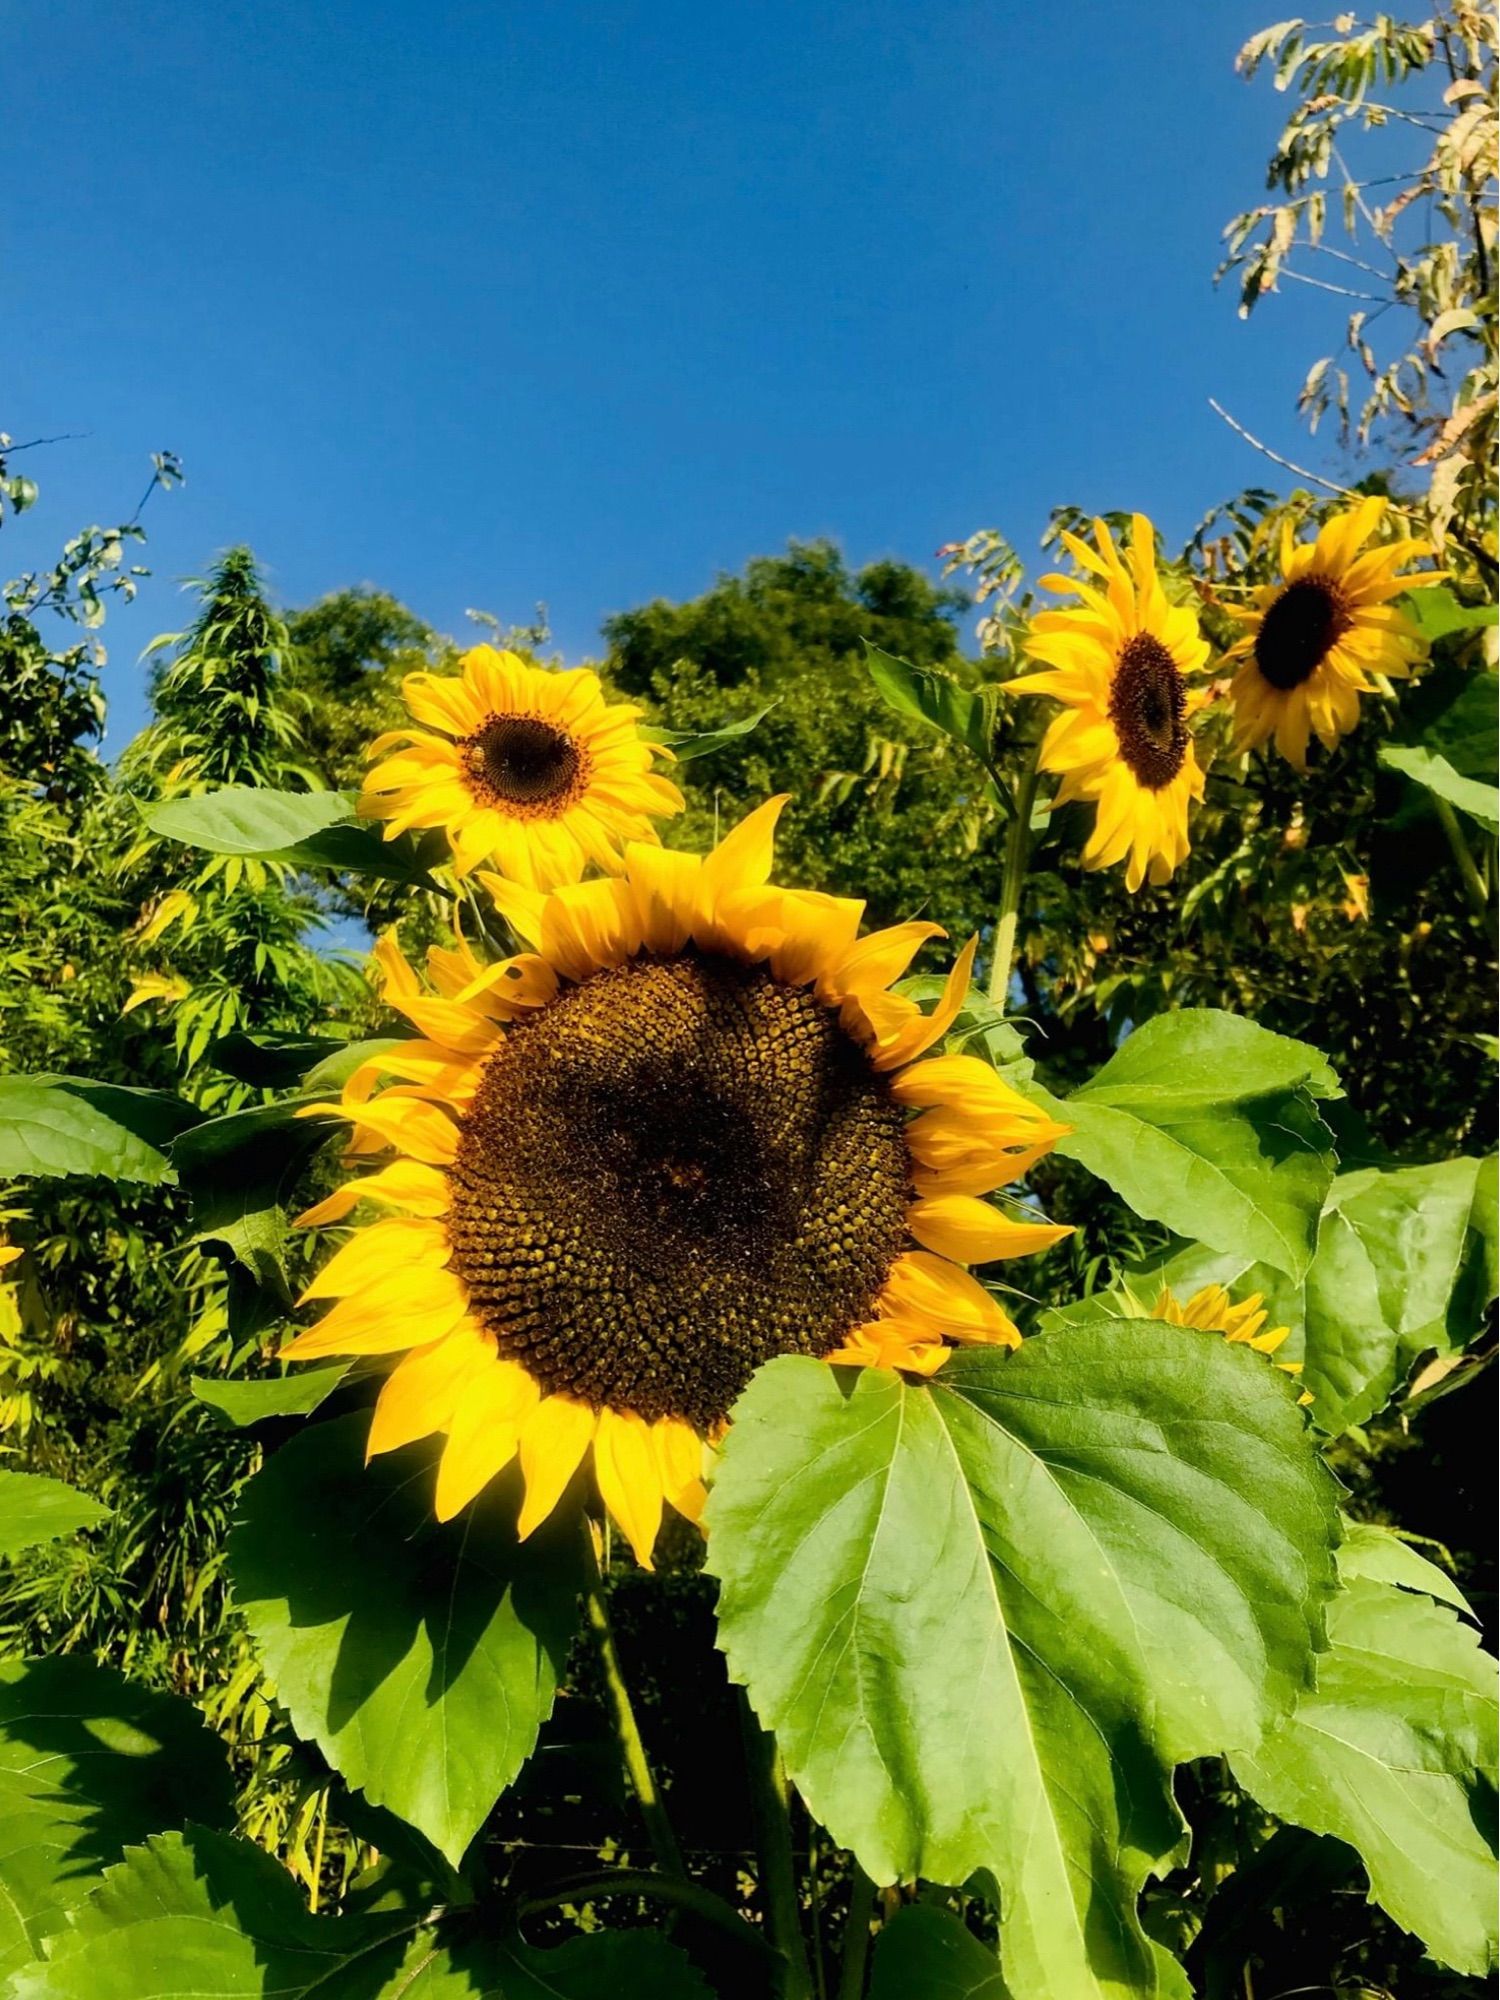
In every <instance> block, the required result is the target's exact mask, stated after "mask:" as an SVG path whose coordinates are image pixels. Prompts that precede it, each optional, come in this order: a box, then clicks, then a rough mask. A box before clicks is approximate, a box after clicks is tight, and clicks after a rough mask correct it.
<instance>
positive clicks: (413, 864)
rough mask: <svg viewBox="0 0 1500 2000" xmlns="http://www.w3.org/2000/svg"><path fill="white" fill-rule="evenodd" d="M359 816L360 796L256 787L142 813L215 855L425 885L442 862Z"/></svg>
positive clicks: (166, 802) (163, 803) (170, 802)
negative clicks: (434, 866)
mask: <svg viewBox="0 0 1500 2000" xmlns="http://www.w3.org/2000/svg"><path fill="white" fill-rule="evenodd" d="M355 812H356V802H355V795H354V794H353V793H352V792H274V791H269V790H263V789H261V788H260V787H258V786H255V785H226V786H225V787H224V788H223V790H221V791H217V792H199V793H196V794H194V796H192V797H191V798H185V799H159V800H156V801H155V802H153V803H151V804H143V805H142V806H141V808H140V813H141V817H142V819H144V820H145V822H146V824H147V826H149V827H150V829H151V831H152V832H153V833H155V834H159V835H161V836H162V837H163V838H164V839H168V840H180V841H181V842H182V843H183V845H184V846H185V847H196V848H200V849H202V850H203V851H204V852H205V853H207V854H235V855H239V856H241V857H243V858H245V859H248V860H257V861H285V862H289V863H290V864H292V865H293V866H294V867H299V868H341V869H349V870H352V871H353V872H355V873H357V874H361V875H374V876H377V877H381V878H383V879H386V880H389V881H395V882H421V881H425V880H426V878H427V870H428V868H429V867H431V866H432V864H433V861H434V860H435V859H436V860H440V859H441V858H442V856H441V855H433V854H431V853H429V851H428V849H427V848H425V847H423V846H422V845H421V844H420V843H418V842H415V841H413V840H411V839H409V838H406V837H403V838H402V839H400V840H393V841H388V840H386V839H385V838H384V837H383V835H382V832H381V829H380V828H379V826H375V825H371V824H368V823H366V822H361V821H359V820H357V819H356V817H355Z"/></svg>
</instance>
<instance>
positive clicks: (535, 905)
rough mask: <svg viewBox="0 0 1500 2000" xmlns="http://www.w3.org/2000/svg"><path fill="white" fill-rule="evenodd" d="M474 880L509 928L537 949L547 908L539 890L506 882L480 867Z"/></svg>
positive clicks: (540, 940) (500, 876)
mask: <svg viewBox="0 0 1500 2000" xmlns="http://www.w3.org/2000/svg"><path fill="white" fill-rule="evenodd" d="M477 879H478V880H479V881H480V882H481V883H482V884H483V885H484V888H485V889H486V890H487V892H488V894H489V898H490V901H491V902H492V903H493V904H494V905H495V908H496V909H497V910H498V911H499V912H500V914H501V916H502V917H504V919H505V921H506V922H507V923H508V924H509V925H510V927H511V929H512V930H513V931H514V932H515V933H516V936H517V937H519V938H524V939H525V941H526V942H527V944H529V945H533V946H536V947H538V948H540V946H541V942H542V912H543V910H544V909H545V908H546V907H547V898H546V896H545V895H544V894H543V893H542V891H541V890H539V889H527V888H523V887H522V885H521V884H520V883H519V882H508V881H507V880H506V879H505V877H504V876H503V875H494V874H491V873H490V872H489V871H488V870H487V869H483V868H481V869H480V871H479V874H478V877H477Z"/></svg>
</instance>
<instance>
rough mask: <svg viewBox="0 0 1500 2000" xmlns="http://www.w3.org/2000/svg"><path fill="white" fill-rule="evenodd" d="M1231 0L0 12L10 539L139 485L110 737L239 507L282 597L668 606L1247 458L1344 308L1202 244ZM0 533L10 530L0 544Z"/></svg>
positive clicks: (72, 5) (1225, 177)
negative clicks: (835, 543) (50, 442)
mask: <svg viewBox="0 0 1500 2000" xmlns="http://www.w3.org/2000/svg"><path fill="white" fill-rule="evenodd" d="M1274 11H1275V10H1274V8H1268V7H1267V5H1266V4H1265V0H1255V4H1241V0H1217V4H1213V0H1211V4H1209V5H1207V6H1205V5H1204V4H1203V0H1075V4H1074V5H1073V6H1071V7H1070V8H1067V9H1058V8H1053V7H1041V6H1022V5H1017V4H1011V0H821V4H819V0H756V4H747V5H737V6H731V5H727V4H713V5H709V6H706V7H705V6H703V5H701V4H699V5H687V4H682V0H652V4H640V5H629V4H623V0H530V4H527V5H524V6H523V5H521V4H518V0H501V4H490V5H424V6H418V5H415V4H412V0H403V4H394V0H361V4H359V5H357V6H356V5H353V4H349V0H335V3H334V4H327V0H324V4H319V5H316V6H312V7H309V6H306V5H305V4H298V5H287V4H281V0H256V4H254V5H253V6H252V5H246V4H241V0H221V4H216V5H214V6H212V7H208V6H202V5H197V4H191V5H190V4H176V5H160V4H151V0H146V4H139V5H134V6H132V7H129V8H121V7H118V6H110V7H106V6H104V5H102V4H94V3H93V0H89V4H85V0H52V4H51V5H50V6H49V7H48V8H47V9H45V10H32V11H31V13H30V17H29V19H27V20H26V22H25V26H24V30H18V28H17V25H16V21H15V18H14V17H13V18H12V21H11V24H10V27H9V33H8V42H9V46H10V54H11V63H10V66H9V67H10V72H11V87H10V88H9V89H8V90H7V93H6V96H7V100H8V101H7V106H6V113H7V117H6V123H7V146H6V152H7V176H6V177H7V200H6V203H5V208H6V211H7V213H6V219H5V222H4V244H3V256H4V264H5V270H6V278H5V291H6V304H7V311H6V313H5V315H4V318H3V323H0V382H3V384H4V393H5V403H4V408H3V410H0V426H3V428H5V429H6V430H8V431H9V432H10V433H11V435H12V436H13V437H14V438H16V439H18V440H19V439H22V438H27V437H31V436H35V435H39V434H49V433H55V432H83V433H86V435H85V436H84V437H82V438H81V439H78V440H76V441H74V442H71V443H66V444H60V445H57V446H54V447H52V448H50V449H48V450H46V451H38V452H35V453H32V454H30V455H29V457H28V458H27V459H26V460H24V461H22V460H17V461H16V469H17V470H19V469H21V467H22V465H23V464H24V465H25V467H26V469H27V470H29V471H30V472H31V473H32V474H33V476H35V477H36V478H38V479H39V480H40V481H41V482H42V486H43V505H42V506H41V507H39V508H38V509H37V510H36V512H35V514H33V515H31V516H28V517H27V519H26V521H24V522H22V523H19V524H16V525H15V526H14V527H8V528H7V530H6V535H5V542H6V545H7V547H6V548H5V549H0V558H3V559H4V561H3V567H4V569H5V571H6V573H7V574H8V573H11V572H12V571H14V570H15V569H16V568H18V567H21V566H22V565H23V564H25V563H28V562H33V561H38V560H41V559H43V558H44V557H45V556H46V555H47V554H48V553H49V551H50V550H51V549H52V547H53V546H55V544H56V543H57V542H58V541H60V540H61V539H62V537H63V535H64V534H65V533H67V532H70V531H71V530H72V529H73V528H74V527H76V526H78V525H80V524H81V523H82V522H84V521H86V520H95V519H97V520H108V519H116V518H120V517H122V516H124V515H126V514H128V513H129V511H130V509H131V508H132V507H133V505H134V504H135V501H136V499H137V498H138V495H139V492H140V489H141V487H142V485H143V484H144V479H145V476H146V473H147V471H148V469H149V468H148V465H147V455H148V454H149V452H150V451H152V450H154V449H157V448H160V447H162V446H169V447H171V448H172V449H173V450H175V451H177V452H179V453H180V454H181V455H182V457H183V459H184V461H185V463H186V467H187V472H188V481H189V483H188V485H187V487H186V489H185V490H184V491H182V492H180V493H177V494H174V495H173V496H172V497H170V498H168V499H165V500H163V499H161V498H157V499H155V500H153V502H152V505H151V508H150V511H149V513H148V516H147V524H148V526H149V528H150V531H151V544H150V551H149V558H148V559H149V560H150V562H151V564H152V566H153V569H154V571H155V575H154V577H153V579H152V581H151V582H150V583H148V584H147V585H146V586H145V589H144V591H143V600H142V602H141V603H140V604H139V605H138V606H136V607H134V608H133V609H132V610H131V611H130V612H129V613H128V614H126V615H123V616H118V617H117V616H114V615H112V617H111V621H110V627H109V629H108V631H107V633H106V638H107V639H108V641H109V643H110V650H111V664H110V668H109V672H108V682H107V685H108V688H109V691H110V694H111V699H112V704H113V711H112V725H111V734H110V742H111V745H112V746H117V745H118V744H119V743H120V742H121V741H122V740H123V737H124V735H125V734H126V733H128V731H129V730H130V729H131V728H133V727H135V726H136V725H137V724H138V723H139V721H140V719H141V716H142V700H141V689H142V684H143V683H142V674H141V670H140V668H139V666H138V664H137V656H138V655H139V652H140V650H141V647H142V646H143V645H144V644H145V642H146V640H147V639H148V638H150V637H151V636H152V635H153V634H154V633H155V632H157V631H160V630H163V629H171V628H172V627H174V626H175V625H177V624H179V623H180V622H181V621H182V616H183V609H184V607H183V605H182V602H181V599H180V597H179V596H178V594H177V592H176V589H175V587H174V586H175V580H176V579H178V578H181V577H183V576H185V575H189V574H192V573H194V572H196V571H199V570H201V568H202V567H203V566H204V565H205V564H206V563H207V562H208V561H209V560H210V559H211V557H212V555H213V553H214V551H215V550H216V549H218V548H220V547H223V546H224V545H226V544H228V543H229V542H231V541H241V540H243V541H248V542H249V543H250V544H251V545H252V546H253V547H254V548H255V550H256V551H257V553H258V554H259V555H260V557H261V558H262V560H263V561H264V563H265V565H266V567H267V569H268V571H269V574H270V577H271V580H272V585H273V588H274V590H275V592H276V594H277V595H278V597H279V598H280V599H281V600H282V601H283V602H288V603H297V602H305V601H307V600H309V599H311V598H313V597H315V596H318V595H320V594H321V593H323V592H324V591H327V590H331V589H334V588H337V587H339V586H341V585H344V584H352V583H359V582H372V583H376V584H378V585H380V586H382V587H383V588H386V589H389V590H392V591H394V592H395V593H397V594H398V595H399V596H401V597H403V598H405V599H406V600H407V602H409V603H410V604H411V605H412V606H413V608H414V609H416V610H417V611H419V612H420V613H421V614H422V615H423V616H425V617H427V618H428V619H430V620H431V621H433V623H435V624H436V625H438V626H439V627H440V628H442V629H445V630H449V631H460V630H468V629H471V628H468V627H467V624H466V620H465V618H464V611H465V608H466V607H467V606H470V605H476V606H481V607H484V608H486V609H488V610H491V611H493V612H495V613H497V614H498V615H499V616H500V617H502V618H503V619H505V620H506V621H507V622H521V621H524V620H526V619H528V618H529V617H530V615H531V611H532V607H533V605H534V603H535V602H536V601H537V600H538V599H544V600H545V601H546V602H547V604H548V606H549V607H550V613H551V622H552V626H553V630H554V633H555V635H556V639H557V642H558V644H559V646H560V647H561V648H562V650H563V651H564V652H565V654H566V655H567V657H568V658H570V659H578V658H582V657H585V656H587V655H588V654H589V653H590V652H591V651H592V650H594V649H595V648H596V646H597V637H598V628H599V621H600V619H601V617H603V616H604V615H606V614H607V613H609V612H610V611H614V610H619V609H622V608H625V607H627V606H629V605H632V604H636V603H639V602H641V601H642V600H644V599H646V598H648V597H651V596H655V595H667V596H684V595H689V594H692V593H694V592H696V591H698V590H701V589H702V588H703V587H705V586H706V585H707V584H708V583H709V582H710V581H711V579H712V577H713V575H714V573H715V572H716V571H717V570H720V569H735V568H738V567H739V566H740V565H741V564H742V563H743V562H744V561H745V559H746V558H747V557H749V556H752V555H755V554H759V553H764V552H767V551H770V550H774V549H776V548H778V547H779V546H781V545H782V544H783V543H784V542H785V540H786V539H787V537H788V536H791V535H797V536H804V537H805V536H812V535H824V534H826V535H831V536H834V537H836V538H837V539H838V540H839V541H840V542H841V543H842V544H843V545H844V547H845V549H846V551H847V553H848V554H849V556H850V558H851V559H852V560H854V561H856V562H862V561H866V560H868V559H870V558H871V557H873V556H876V555H881V554H886V553H894V554H898V555H901V556H904V557H907V558H909V559H911V560H914V561H917V562H922V563H930V562H931V558H932V553H933V551H934V550H935V549H936V548H937V546H938V545H939V544H940V543H941V542H944V541H947V540H949V539H952V538H954V537H956V536H958V535H961V534H963V533H965V532H967V531H968V530H970V529H973V528H975V527H978V526H981V525H994V526H998V527H1001V528H1002V529H1003V530H1005V531H1006V532H1007V533H1008V534H1010V535H1011V537H1012V539H1013V540H1015V541H1016V542H1017V544H1018V545H1019V546H1020V547H1021V548H1022V550H1023V553H1030V552H1031V551H1032V550H1033V549H1034V545H1035V542H1036V537H1037V535H1038V533H1039V531H1040V529H1041V527H1042V525H1043V522H1044V520H1045V517H1046V513H1047V510H1048V507H1049V506H1050V505H1051V504H1052V503H1053V502H1055V501H1061V500H1064V499H1070V500H1074V501H1077V502H1079V503H1081V504H1084V505H1090V506H1138V507H1141V508H1144V509H1145V510H1146V511H1148V512H1150V513H1152V514H1154V515H1155V516H1156V517H1157V519H1158V520H1159V521H1160V522H1161V523H1162V525H1163V526H1164V528H1165V529H1166V531H1167V532H1168V534H1169V535H1180V534H1183V533H1185V532H1186V531H1188V530H1189V529H1190V527H1191V526H1192V524H1193V522H1194V521H1195V520H1196V519H1197V518H1198V516H1199V515H1200V514H1201V513H1202V512H1203V511H1204V510H1205V509H1206V508H1207V506H1208V505H1209V504H1210V503H1211V502H1212V501H1214V500H1215V499H1216V498H1219V497H1222V496H1225V495H1227V494H1228V493H1230V492H1233V491H1235V490H1236V489H1237V488H1238V487H1240V486H1242V485H1245V484H1248V483H1250V482H1252V481H1254V480H1257V479H1261V478H1263V477H1264V475H1265V474H1266V472H1267V471H1268V468H1267V466H1266V465H1265V463H1264V461H1262V460H1260V459H1258V458H1257V457H1256V456H1255V455H1254V454H1253V453H1252V452H1250V451H1249V450H1248V449H1247V448H1246V446H1244V445H1243V444H1242V443H1241V442H1240V441H1239V440H1238V439H1237V438H1235V437H1234V436H1233V435H1232V433H1230V432H1229V431H1228V430H1226V429H1225V428H1224V426H1223V425H1222V424H1221V423H1220V421H1219V420H1218V419H1217V418H1216V417H1215V416H1214V415H1213V413H1212V412H1211V411H1210V410H1209V408H1208V405H1207V401H1206V398H1207V397H1208V396H1209V395H1211V394H1212V395H1217V396H1218V398H1219V399H1220V400H1221V401H1222V402H1224V403H1225V404H1227V405H1228V407H1229V408H1230V409H1232V410H1233V411H1234V412H1235V413H1236V415H1238V416H1239V418H1240V419H1241V421H1242V422H1244V423H1245V424H1247V425H1248V426H1249V427H1250V428H1251V429H1252V430H1254V431H1256V432H1257V434H1258V435H1260V436H1262V437H1265V438H1266V439H1267V441H1268V442H1275V443H1277V444H1279V446H1280V447H1281V448H1282V449H1283V450H1290V452H1291V455H1292V456H1293V457H1299V458H1301V459H1303V461H1304V462H1307V463H1310V464H1313V465H1315V466H1323V467H1326V466H1328V465H1329V463H1330V461H1331V457H1332V453H1333V447H1332V445H1331V444H1330V443H1328V442H1325V441H1319V442H1317V443H1308V442H1307V441H1306V440H1305V439H1304V438H1303V437H1302V436H1301V434H1300V433H1299V430H1298V428H1297V425H1296V423H1295V419H1294V416H1293V411H1292V404H1293V399H1294V396H1295V392H1296V389H1297V387H1298V385H1299V384H1300V382H1301V379H1302V376H1303V374H1304V373H1305V371H1306V368H1307V366H1308V363H1309V362H1310V361H1311V360H1312V359H1313V358H1314V357H1315V355H1316V354H1318V353H1320V352H1323V351H1326V349H1327V348H1328V347H1330V346H1332V345H1333V343H1334V341H1335V339H1336V338H1337V333H1338V328H1339V326H1340V324H1341V315H1340V313H1339V311H1338V303H1339V302H1337V301H1333V300H1328V299H1321V298H1320V296H1319V295H1318V294H1316V293H1309V292H1298V293H1294V294H1292V295H1289V296H1288V297H1286V298H1285V299H1283V300H1279V301H1277V302H1274V303H1273V304H1272V305H1271V306H1269V307H1268V308H1266V309H1264V310H1263V312H1262V313H1260V314H1258V315H1257V316H1256V319H1255V320H1254V321H1252V322H1250V323H1249V324H1244V323H1242V322H1240V321H1239V320H1238V319H1237V317H1236V315H1235V310H1234V301H1233V297H1232V295H1231V293H1230V292H1229V291H1227V290H1226V291H1219V292H1215V290H1214V289H1213V286H1212V284H1211V273H1212V269H1213V266H1214V264H1215V262H1216V259H1217V251H1218V236H1219V231H1220V228H1221V227H1222V224H1223V223H1224V221H1225V220H1226V219H1227V217H1228V215H1229V214H1230V213H1231V212H1232V211H1233V210H1235V209H1236V208H1239V207H1243V206H1247V205H1248V204H1249V203H1251V202H1252V201H1254V200H1256V199H1258V197H1259V190H1260V188H1261V185H1262V169H1263V162H1264V158H1265V155H1266V153H1267V151H1268V149H1269V146H1270V143H1271V141H1272V138H1273V136H1274V133H1275V131H1276V129H1277V120H1278V114H1280V113H1281V112H1282V111H1283V110H1284V106H1285V100H1284V99H1279V98H1276V97H1275V96H1274V94H1273V93H1272V91H1271V90H1270V88H1269V86H1268V84H1267V83H1266V82H1265V81H1264V80H1263V81H1262V82H1261V83H1259V84H1257V85H1256V86H1254V87H1251V86H1247V85H1246V84H1244V83H1243V82H1241V81H1240V80H1239V79H1237V78H1236V77H1235V75H1234V73H1233V68H1232V62H1233V56H1234V52H1235V50H1236V48H1237V47H1238V45H1239V43H1240V41H1241V40H1242V39H1243V38H1244V36H1245V35H1246V34H1248V33H1249V32H1250V31H1251V30H1252V29H1254V28H1256V27H1259V26H1261V25H1263V23H1264V21H1265V20H1266V19H1267V18H1268V17H1269V15H1270V14H1273V13H1274ZM7 551H8V553H7Z"/></svg>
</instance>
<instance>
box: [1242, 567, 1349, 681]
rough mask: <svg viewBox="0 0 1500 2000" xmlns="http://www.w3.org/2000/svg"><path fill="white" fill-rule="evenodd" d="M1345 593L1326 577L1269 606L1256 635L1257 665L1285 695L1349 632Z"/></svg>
mask: <svg viewBox="0 0 1500 2000" xmlns="http://www.w3.org/2000/svg"><path fill="white" fill-rule="evenodd" d="M1348 625H1349V614H1348V611H1347V609H1346V607H1345V604H1344V598H1343V593H1342V592H1341V591H1340V590H1339V588H1338V585H1337V584H1335V583H1331V582H1330V581H1329V580H1328V579H1327V578H1326V577H1321V576H1304V577H1300V578H1299V579H1298V580H1297V582H1296V583H1289V584H1288V585H1287V586H1286V588H1285V589H1284V590H1283V591H1281V592H1280V593H1279V594H1278V595H1277V597H1275V598H1274V599H1273V601H1272V604H1271V608H1270V610H1269V611H1267V613H1266V615H1265V617H1264V618H1262V620H1261V621H1260V630H1259V631H1258V632H1257V633H1256V635H1255V664H1256V666H1258V667H1259V668H1260V671H1261V674H1262V675H1263V677H1264V678H1265V679H1266V680H1268V681H1269V682H1270V683H1271V685H1272V687H1273V688H1279V689H1280V691H1281V692H1282V693H1283V694H1286V693H1288V692H1289V691H1290V690H1291V689H1292V688H1296V687H1301V685H1302V683H1303V682H1304V681H1305V680H1307V679H1308V678H1309V677H1310V676H1311V675H1312V674H1313V673H1314V672H1315V671H1316V670H1317V668H1318V667H1320V666H1321V665H1322V663H1323V661H1324V660H1325V659H1326V658H1327V657H1328V652H1329V649H1330V648H1331V647H1332V646H1333V644H1334V642H1335V640H1337V639H1338V638H1339V637H1340V635H1341V634H1342V633H1343V632H1345V631H1346V630H1347V629H1348Z"/></svg>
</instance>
